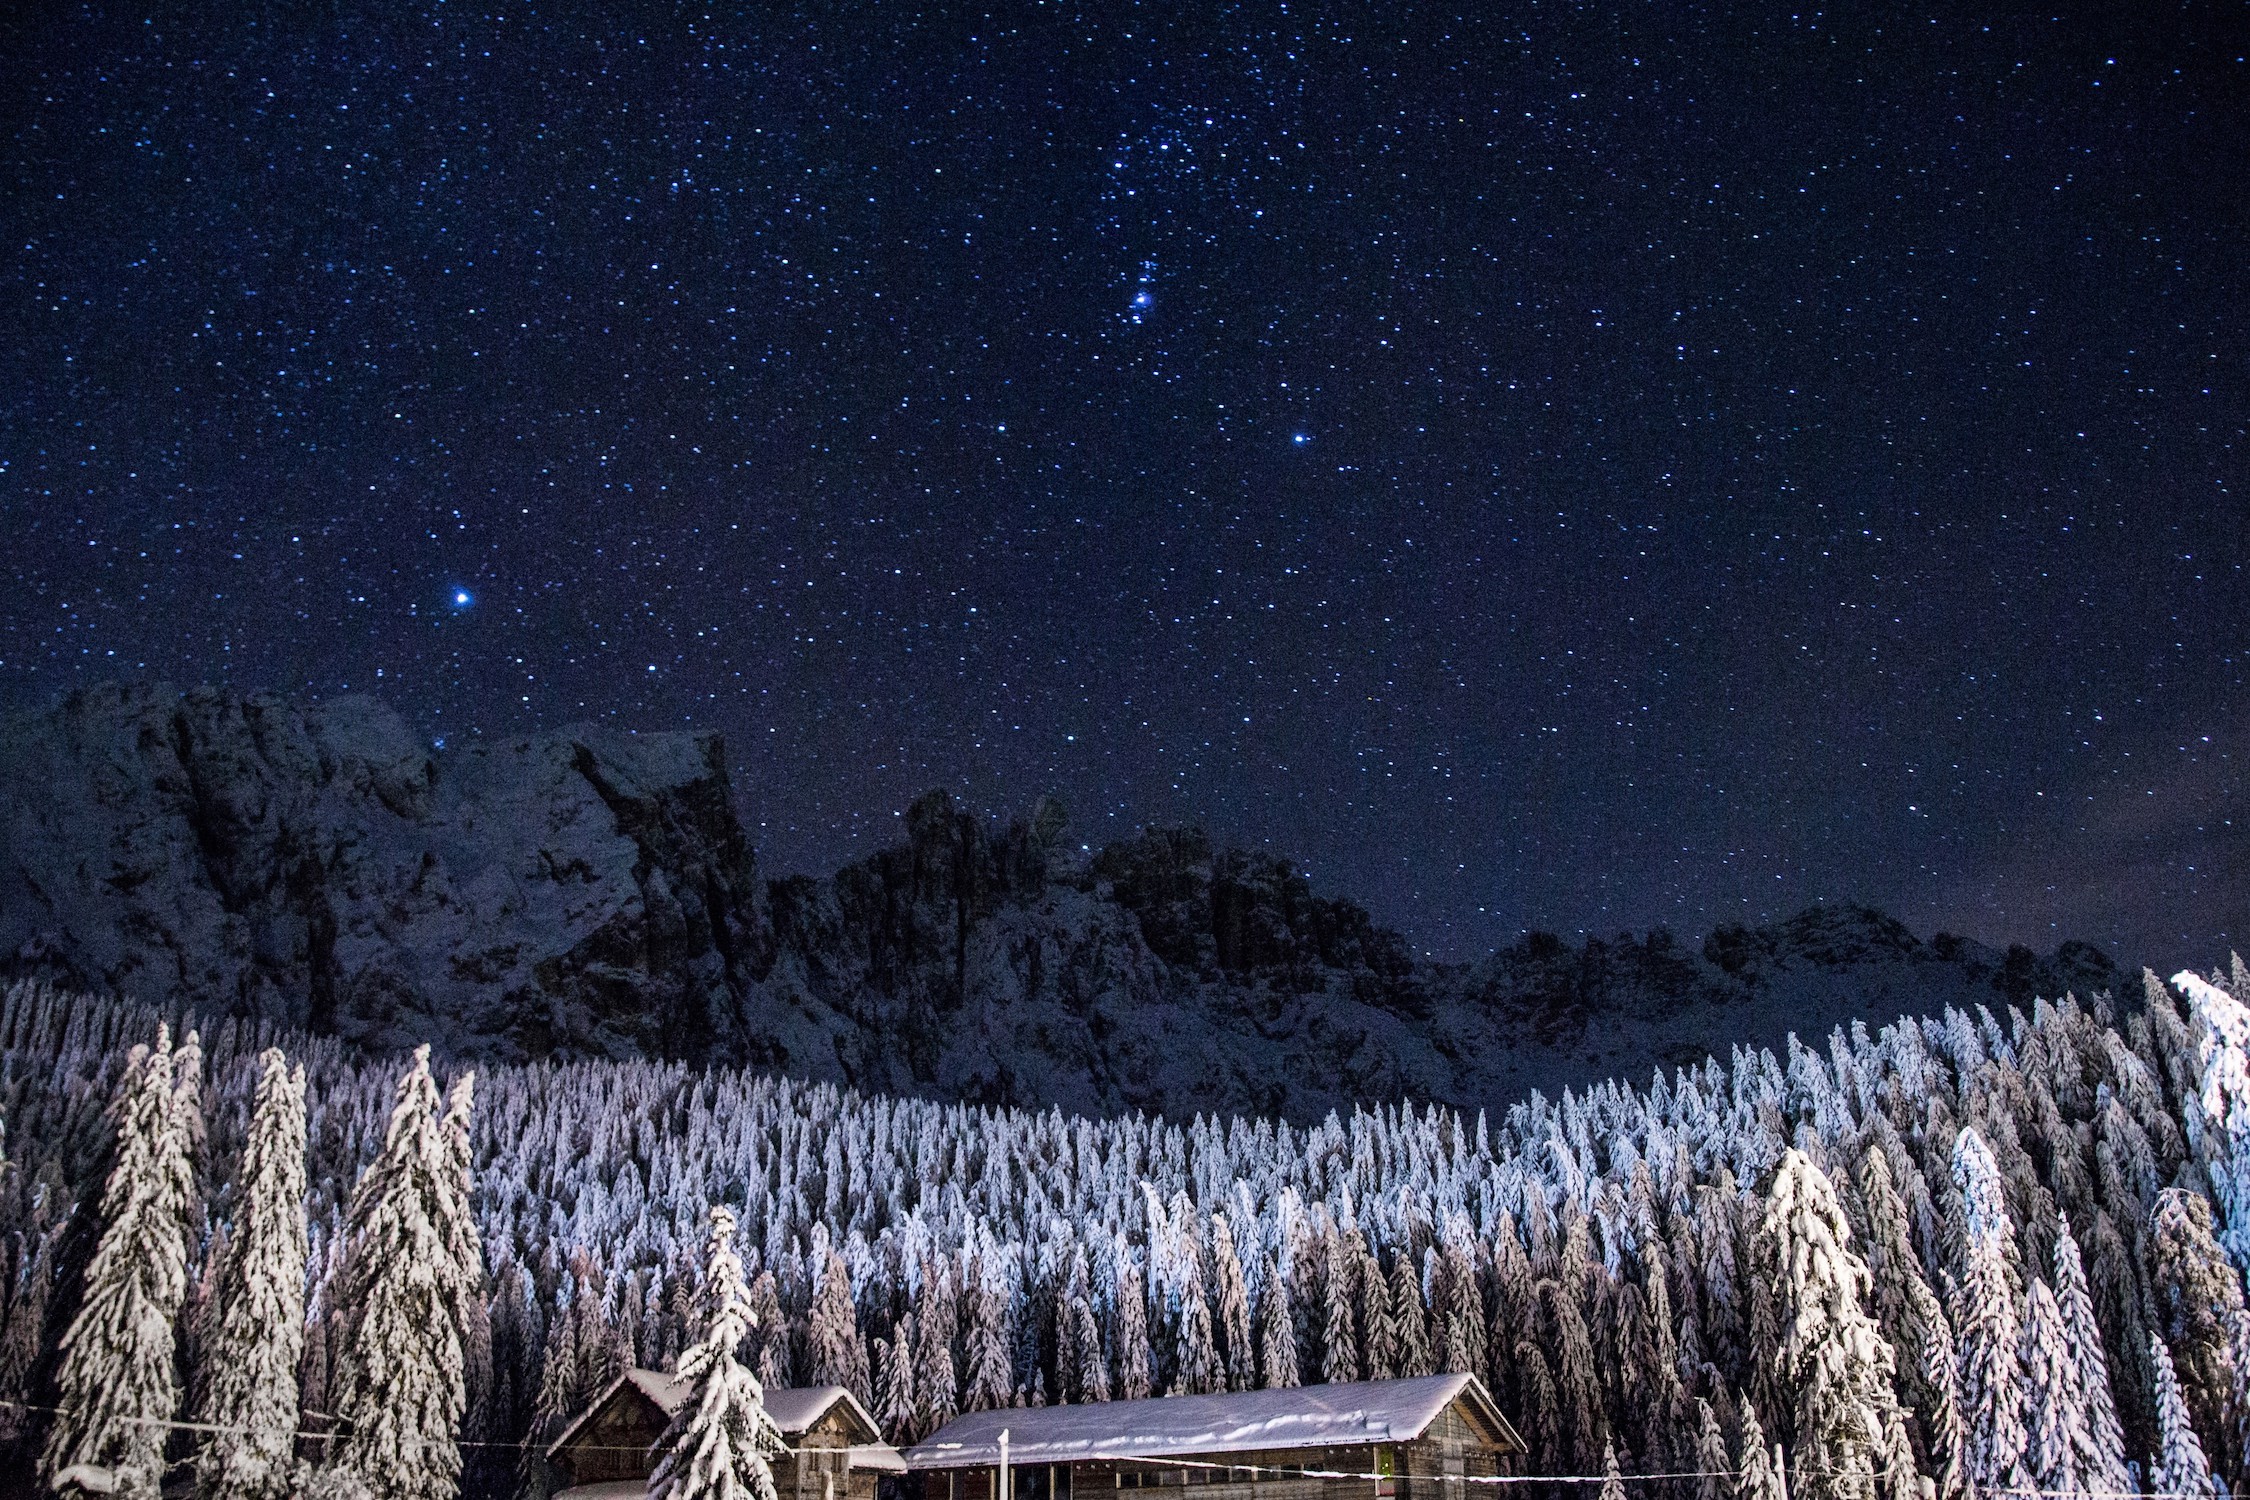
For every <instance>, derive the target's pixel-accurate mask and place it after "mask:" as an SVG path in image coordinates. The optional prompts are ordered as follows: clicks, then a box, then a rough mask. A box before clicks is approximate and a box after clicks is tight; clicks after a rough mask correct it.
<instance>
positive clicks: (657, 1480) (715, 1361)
mask: <svg viewBox="0 0 2250 1500" xmlns="http://www.w3.org/2000/svg"><path fill="white" fill-rule="evenodd" d="M696 1312H697V1326H696V1337H695V1342H694V1343H692V1344H690V1345H689V1346H688V1347H687V1348H686V1349H684V1350H682V1351H681V1353H680V1368H679V1372H678V1373H679V1377H680V1379H682V1380H684V1381H687V1382H688V1385H689V1390H688V1397H687V1400H686V1401H685V1402H684V1403H683V1404H682V1405H681V1407H680V1410H679V1413H678V1414H677V1415H676V1416H674V1417H673V1418H672V1421H671V1424H670V1425H669V1426H667V1427H666V1428H665V1429H664V1435H663V1436H662V1437H660V1438H658V1439H657V1440H656V1444H655V1446H654V1448H652V1449H651V1450H650V1451H651V1452H652V1453H653V1454H654V1455H655V1458H656V1468H655V1472H654V1473H652V1474H651V1475H650V1476H649V1481H648V1494H649V1500H775V1496H774V1486H773V1466H772V1464H771V1463H770V1462H769V1461H768V1455H769V1454H773V1453H777V1452H779V1451H781V1448H782V1441H781V1433H780V1432H779V1431H778V1430H777V1429H776V1428H775V1427H774V1425H773V1419H772V1418H771V1417H769V1416H767V1415H766V1408H765V1392H764V1390H763V1389H762V1388H761V1387H760V1386H759V1384H758V1377H757V1376H756V1375H753V1374H752V1373H751V1372H750V1371H749V1370H748V1369H746V1368H745V1367H744V1366H743V1365H742V1364H741V1363H740V1362H739V1361H738V1360H736V1359H735V1357H734V1351H735V1349H736V1348H737V1346H739V1345H740V1344H741V1343H742V1340H743V1338H744V1336H745V1335H746V1334H748V1333H749V1332H750V1327H751V1324H750V1320H751V1317H752V1312H751V1307H750V1289H749V1287H748V1286H747V1285H745V1284H744V1282H743V1274H742V1260H741V1258H740V1257H739V1256H737V1255H736V1254H735V1250H734V1214H733V1212H732V1211H731V1210H729V1209H727V1208H725V1207H723V1206H719V1205H714V1206H713V1207H712V1209H711V1238H710V1241H709V1243H708V1245H707V1247H706V1249H705V1251H704V1261H703V1295H702V1297H701V1298H700V1299H699V1301H698V1306H697V1309H696Z"/></svg>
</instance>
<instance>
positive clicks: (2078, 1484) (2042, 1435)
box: [2023, 1281, 2093, 1495]
mask: <svg viewBox="0 0 2250 1500" xmlns="http://www.w3.org/2000/svg"><path fill="white" fill-rule="evenodd" d="M2069 1339H2070V1333H2069V1330H2068V1329H2066V1328H2065V1327H2064V1326H2063V1315H2062V1309H2061V1308H2060V1307H2058V1306H2056V1305H2055V1296H2054V1293H2052V1292H2050V1291H2048V1290H2047V1284H2046V1283H2045V1282H2043V1281H2033V1282H2032V1283H2031V1294H2030V1297H2029V1316H2027V1317H2026V1318H2025V1319H2024V1325H2023V1375H2024V1396H2025V1402H2024V1405H2025V1408H2026V1415H2027V1417H2028V1418H2029V1422H2028V1425H2027V1429H2026V1442H2025V1448H2024V1463H2025V1466H2026V1467H2027V1468H2028V1469H2029V1470H2030V1472H2031V1476H2032V1478H2033V1480H2034V1481H2035V1482H2036V1483H2037V1484H2038V1486H2039V1488H2040V1489H2041V1490H2044V1491H2048V1492H2050V1493H2054V1494H2061V1495H2084V1494H2086V1493H2088V1492H2089V1491H2090V1490H2091V1489H2092V1488H2093V1483H2092V1479H2091V1477H2090V1475H2089V1474H2088V1472H2087V1468H2086V1455H2087V1453H2088V1452H2089V1451H2090V1450H2091V1449H2092V1447H2093V1436H2092V1434H2091V1432H2090V1431H2089V1430H2088V1428H2089V1424H2088V1421H2087V1416H2086V1396H2085V1392H2084V1391H2083V1390H2082V1389H2081V1388H2080V1385H2079V1369H2078V1362H2077V1360H2076V1359H2075V1358H2074V1357H2073V1354H2072V1351H2071V1349H2070V1345H2069Z"/></svg>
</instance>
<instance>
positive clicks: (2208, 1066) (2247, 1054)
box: [2172, 970, 2250, 1270]
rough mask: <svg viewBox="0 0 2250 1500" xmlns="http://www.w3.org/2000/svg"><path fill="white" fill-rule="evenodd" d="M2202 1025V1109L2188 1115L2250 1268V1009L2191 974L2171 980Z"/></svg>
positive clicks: (2230, 1246)
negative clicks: (2185, 997) (2185, 998)
mask: <svg viewBox="0 0 2250 1500" xmlns="http://www.w3.org/2000/svg"><path fill="white" fill-rule="evenodd" d="M2172 983H2173V985H2174V986H2175V987H2177V988H2178V990H2179V991H2180V993H2181V994H2183V995H2185V996H2187V1000H2188V1006H2189V1008H2190V1009H2191V1010H2193V1011H2194V1013H2195V1015H2196V1018H2197V1019H2198V1020H2200V1021H2202V1023H2203V1025H2202V1028H2201V1033H2200V1035H2199V1037H2198V1039H2197V1060H2198V1062H2199V1063H2200V1065H2201V1066H2200V1068H2199V1072H2200V1075H2201V1076H2200V1082H2201V1084H2202V1089H2201V1103H2202V1109H2201V1110H2200V1112H2199V1111H2197V1110H2194V1109H2190V1110H2188V1111H2186V1118H2187V1121H2188V1125H2189V1130H2190V1134H2191V1137H2196V1138H2198V1139H2196V1140H2195V1144H2196V1145H2198V1146H2199V1147H2200V1151H2199V1154H2200V1156H2201V1157H2202V1160H2203V1164H2204V1172H2205V1174H2206V1175H2207V1176H2208V1177H2209V1178H2210V1181H2211V1191H2212V1196H2213V1197H2215V1198H2216V1199H2217V1200H2218V1204H2219V1207H2220V1209H2221V1210H2223V1216H2224V1217H2223V1222H2224V1224H2225V1229H2224V1232H2223V1233H2222V1234H2221V1235H2220V1237H2219V1238H2220V1240H2221V1242H2222V1243H2223V1244H2224V1245H2225V1246H2226V1248H2227V1251H2228V1253H2229V1254H2231V1255H2232V1256H2233V1257H2234V1263H2235V1265H2236V1267H2237V1268H2238V1269H2246V1270H2250V1008H2246V1007H2245V1006H2244V1005H2243V1004H2242V1003H2241V1002H2240V1001H2238V1000H2236V999H2235V997H2234V996H2232V995H2229V994H2228V993H2227V992H2226V991H2225V990H2223V989H2221V988H2219V987H2218V986H2217V985H2215V984H2211V983H2208V982H2207V981H2205V980H2204V979H2202V978H2201V977H2199V976H2198V975H2196V974H2195V973H2194V972H2193V971H2191V970H2182V971H2181V972H2179V973H2177V974H2175V975H2173V976H2172Z"/></svg>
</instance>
